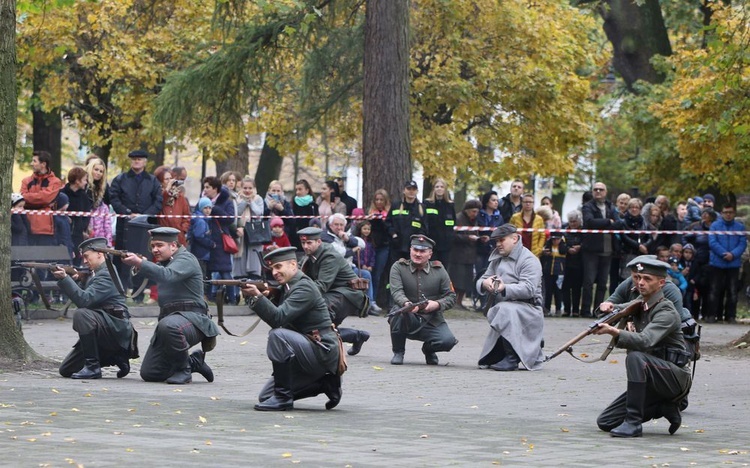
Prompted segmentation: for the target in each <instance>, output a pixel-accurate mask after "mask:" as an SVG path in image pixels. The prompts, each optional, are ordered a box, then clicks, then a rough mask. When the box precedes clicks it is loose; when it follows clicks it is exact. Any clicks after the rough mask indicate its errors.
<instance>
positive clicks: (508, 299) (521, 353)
mask: <svg viewBox="0 0 750 468" xmlns="http://www.w3.org/2000/svg"><path fill="white" fill-rule="evenodd" d="M490 238H491V239H497V244H496V247H495V250H493V251H492V253H491V254H490V258H489V260H490V264H489V266H488V267H487V270H486V271H485V272H484V274H483V275H482V277H481V278H479V279H478V280H477V283H476V287H477V291H478V292H479V293H480V294H481V293H489V294H490V295H491V296H492V297H491V300H490V301H488V305H491V307H490V308H489V310H488V311H487V321H488V322H489V324H490V332H489V334H488V335H487V339H486V340H485V342H484V347H483V349H482V354H481V355H480V358H479V365H480V366H489V368H490V369H493V370H496V371H515V370H517V369H518V364H519V363H520V364H522V365H523V366H524V367H525V368H526V369H535V368H536V367H537V366H538V365H539V364H540V363H541V362H543V360H544V355H543V354H542V334H543V332H544V312H543V310H542V265H541V263H539V259H538V258H537V257H536V255H534V254H533V253H531V251H530V250H529V249H527V248H526V247H524V246H523V243H522V242H521V235H520V234H519V233H518V231H517V229H516V227H515V226H514V225H512V224H503V225H502V226H500V227H498V228H497V229H495V230H494V231H492V235H491V236H490ZM492 304H494V305H492Z"/></svg>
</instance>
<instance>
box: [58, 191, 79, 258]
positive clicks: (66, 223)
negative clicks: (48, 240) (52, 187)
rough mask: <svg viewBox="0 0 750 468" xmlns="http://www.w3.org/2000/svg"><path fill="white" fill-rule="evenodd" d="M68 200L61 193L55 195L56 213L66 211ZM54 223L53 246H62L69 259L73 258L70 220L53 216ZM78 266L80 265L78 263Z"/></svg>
mask: <svg viewBox="0 0 750 468" xmlns="http://www.w3.org/2000/svg"><path fill="white" fill-rule="evenodd" d="M69 204H70V199H69V198H68V196H67V195H65V194H64V193H63V192H60V193H59V194H58V195H57V211H67V209H68V205H69ZM53 218H54V222H55V245H64V246H65V247H67V248H68V253H70V259H71V260H73V259H74V258H75V256H76V255H75V252H76V247H77V246H74V245H73V237H72V235H71V231H70V226H71V220H70V218H69V217H68V216H67V215H59V214H57V215H53ZM79 265H80V263H79Z"/></svg>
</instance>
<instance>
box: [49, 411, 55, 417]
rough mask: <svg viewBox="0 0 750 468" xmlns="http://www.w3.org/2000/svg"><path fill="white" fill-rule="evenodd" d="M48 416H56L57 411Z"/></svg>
mask: <svg viewBox="0 0 750 468" xmlns="http://www.w3.org/2000/svg"><path fill="white" fill-rule="evenodd" d="M49 415H50V416H57V411H53V412H51V413H50V414H49Z"/></svg>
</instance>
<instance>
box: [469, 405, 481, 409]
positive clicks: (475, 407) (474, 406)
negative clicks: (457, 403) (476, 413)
mask: <svg viewBox="0 0 750 468" xmlns="http://www.w3.org/2000/svg"><path fill="white" fill-rule="evenodd" d="M469 408H471V409H477V408H479V407H478V406H477V405H473V406H469Z"/></svg>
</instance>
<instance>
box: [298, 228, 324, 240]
mask: <svg viewBox="0 0 750 468" xmlns="http://www.w3.org/2000/svg"><path fill="white" fill-rule="evenodd" d="M321 234H323V230H322V229H320V228H317V227H315V226H310V227H306V228H304V229H300V230H299V231H297V235H299V240H300V242H302V241H308V240H318V239H320V236H321Z"/></svg>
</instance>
